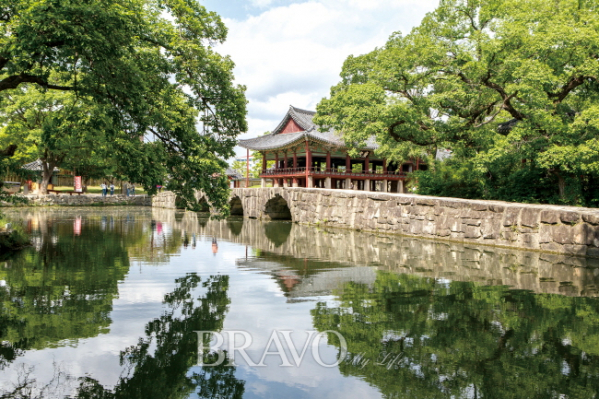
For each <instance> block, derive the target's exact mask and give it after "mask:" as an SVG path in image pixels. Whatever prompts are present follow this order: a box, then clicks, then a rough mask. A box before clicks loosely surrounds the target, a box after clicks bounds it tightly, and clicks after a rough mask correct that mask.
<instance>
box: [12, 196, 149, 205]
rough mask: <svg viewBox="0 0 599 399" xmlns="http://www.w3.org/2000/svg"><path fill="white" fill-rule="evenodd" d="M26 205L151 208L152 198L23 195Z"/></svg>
mask: <svg viewBox="0 0 599 399" xmlns="http://www.w3.org/2000/svg"><path fill="white" fill-rule="evenodd" d="M24 197H25V198H27V200H28V203H26V204H23V205H24V206H53V205H61V206H90V205H138V206H151V205H152V198H151V197H148V196H147V195H135V196H131V197H127V196H125V195H120V194H119V195H107V196H106V197H102V196H101V195H94V194H88V195H86V194H81V195H66V194H61V195H56V194H49V195H33V194H32V195H25V196H24ZM4 205H5V206H15V205H14V204H11V203H6V204H4Z"/></svg>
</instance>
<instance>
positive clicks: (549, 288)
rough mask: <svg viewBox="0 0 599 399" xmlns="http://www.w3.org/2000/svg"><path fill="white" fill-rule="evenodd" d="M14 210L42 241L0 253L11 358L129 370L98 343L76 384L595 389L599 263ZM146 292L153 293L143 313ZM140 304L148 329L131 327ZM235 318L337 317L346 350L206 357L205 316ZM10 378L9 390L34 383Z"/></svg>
mask: <svg viewBox="0 0 599 399" xmlns="http://www.w3.org/2000/svg"><path fill="white" fill-rule="evenodd" d="M8 213H9V216H10V217H12V218H13V220H18V219H21V220H22V221H23V224H24V226H26V228H27V230H28V231H29V232H30V233H31V234H32V235H33V241H34V246H33V247H32V248H28V249H26V250H25V251H22V252H20V253H19V254H17V255H16V256H14V257H12V258H11V259H10V260H8V261H6V262H0V306H1V308H0V342H1V343H2V344H1V345H0V368H2V369H3V372H8V371H10V372H13V371H14V370H12V369H11V367H12V368H14V367H13V366H14V364H16V363H19V359H25V360H23V362H24V364H25V365H27V367H28V365H29V364H35V361H34V360H32V359H35V353H36V351H34V349H35V350H37V353H38V354H39V356H40V357H41V358H43V359H45V360H46V361H47V359H48V358H49V357H53V356H55V355H56V352H51V355H46V357H44V355H43V354H44V353H45V351H46V352H47V351H50V350H54V349H61V348H64V347H69V348H73V351H75V352H76V351H77V350H78V349H79V348H80V347H81V348H82V349H81V351H90V350H97V351H101V350H104V349H103V347H104V346H107V347H109V349H107V350H106V352H107V353H109V354H105V353H104V354H103V355H102V356H106V358H110V356H112V357H114V356H116V357H118V360H117V361H116V366H114V367H116V368H118V367H120V368H121V369H119V371H117V376H116V377H115V378H113V379H112V380H111V379H110V378H107V377H105V376H103V373H104V371H105V369H106V368H107V367H105V366H104V362H105V358H103V357H102V358H101V361H99V364H100V366H98V367H96V368H95V369H93V368H92V369H91V371H90V372H86V373H83V374H80V375H74V377H73V378H75V379H74V380H73V379H71V380H69V378H68V377H69V375H67V378H64V379H61V381H70V383H71V384H72V387H71V388H70V391H69V389H67V388H65V387H63V388H62V390H63V391H64V392H69V395H71V396H72V395H74V396H75V397H79V398H142V397H143V398H146V397H149V398H168V397H181V398H187V397H222V398H241V397H246V398H247V397H297V398H299V397H340V396H335V395H333V394H332V393H330V394H326V390H325V388H327V387H335V389H338V388H340V387H344V386H347V387H352V388H351V389H349V391H348V392H346V393H345V394H343V395H341V394H339V395H341V396H343V397H358V396H360V397H365V398H366V397H368V398H376V397H385V398H401V397H406V398H436V397H443V398H445V397H447V398H449V397H454V398H475V397H493V398H504V397H505V398H508V397H513V398H528V397H531V398H536V397H538V398H545V397H556V398H557V397H560V396H561V397H569V398H585V397H596V396H597V383H596V382H597V378H598V376H599V358H598V357H599V300H598V299H596V298H594V296H595V295H596V294H597V287H598V284H599V281H598V280H599V262H598V261H597V260H589V259H585V258H569V257H566V256H560V255H551V254H542V253H537V252H526V251H517V252H515V251H510V250H504V249H498V248H490V247H477V246H472V245H465V246H464V245H457V244H450V243H437V242H434V241H428V240H418V239H413V238H403V237H398V236H382V235H381V236H377V235H374V234H367V233H362V232H354V231H339V230H329V229H315V228H312V227H306V226H300V225H296V224H291V223H287V222H270V223H262V222H259V221H256V220H242V219H231V220H228V221H220V222H217V221H209V220H207V219H206V218H205V217H202V215H198V214H195V213H191V212H175V211H168V210H159V209H153V210H151V209H148V208H145V209H141V208H126V209H123V208H110V209H107V210H97V209H91V210H90V209H88V210H86V209H73V210H68V209H67V210H64V209H44V210H39V209H24V210H17V211H12V212H8ZM179 260H181V261H179ZM142 265H143V267H142ZM137 266H139V268H138V267H137ZM207 270H208V271H210V273H209V274H207ZM201 272H204V274H203V275H201ZM215 273H218V275H216V274H215ZM135 279H137V280H135ZM131 280H135V281H137V282H138V285H133V286H132V288H129V291H127V289H128V288H127V287H126V284H125V283H126V282H128V281H131ZM232 281H236V284H237V285H236V286H235V285H234V284H233V283H232ZM171 283H172V284H173V285H174V288H173V287H172V285H171V286H169V288H168V290H167V289H164V290H163V291H156V287H162V285H160V284H167V285H168V284H171ZM123 286H125V288H123ZM234 286H235V287H236V288H232V287H234ZM155 292H158V295H154V293H155ZM139 296H142V297H143V298H142V299H139ZM131 297H134V299H131ZM156 297H158V299H156ZM152 301H154V302H152ZM146 303H158V305H159V307H158V308H152V309H153V310H152V311H153V312H154V313H148V314H149V315H150V316H147V317H146V316H145V315H146V313H143V309H144V306H146ZM160 306H162V308H160ZM236 306H237V308H236ZM122 308H125V309H126V310H127V311H126V312H123V313H121V316H120V322H121V324H119V323H118V322H115V320H116V321H118V320H119V317H117V316H115V314H116V313H118V309H122ZM236 309H241V310H236ZM236 312H237V313H236ZM139 314H141V316H138V315H139ZM232 314H233V316H231V315H232ZM235 314H236V316H235ZM135 317H137V318H138V319H139V320H141V323H140V326H141V328H140V329H139V330H135V331H134V332H133V333H132V332H130V331H128V330H127V331H124V327H123V325H129V324H131V323H132V319H134V318H135ZM299 320H307V321H304V322H300V321H299ZM225 322H228V323H231V325H230V326H229V328H231V326H233V327H235V328H239V329H244V330H246V329H247V330H250V331H252V333H253V334H255V336H256V337H258V336H260V334H262V335H264V336H266V337H267V336H268V335H269V334H270V331H269V330H267V329H266V327H265V326H266V325H268V326H275V327H276V328H295V329H303V330H304V331H305V330H311V329H314V328H316V329H318V330H319V331H326V330H335V331H339V332H340V333H341V334H342V335H343V336H344V337H345V339H346V341H347V343H348V346H349V348H348V349H349V353H350V358H349V359H348V360H346V361H345V362H343V363H342V364H341V365H340V366H339V368H338V370H335V373H337V374H335V373H333V372H331V374H326V378H324V377H322V379H321V380H318V378H316V377H314V376H317V377H320V376H322V375H324V371H323V370H321V369H318V368H312V369H309V368H304V369H300V370H292V371H288V372H287V374H285V371H282V370H279V369H277V368H276V366H275V367H274V368H270V367H268V369H269V370H264V369H262V370H251V371H248V370H244V369H241V368H240V367H238V368H231V367H225V366H222V367H217V368H210V369H203V368H201V367H194V364H195V360H196V358H195V356H196V355H197V351H196V348H197V336H196V334H195V333H194V330H221V329H223V328H224V327H225V325H226V324H225ZM302 323H303V324H302ZM115 329H116V330H117V332H115V331H114V330H115ZM111 334H114V335H115V337H114V338H112V339H113V340H112V341H111V340H110V339H109V337H108V336H110V335H111ZM119 334H121V335H119ZM93 337H96V339H98V340H99V341H98V342H99V343H98V344H97V346H96V347H93V346H92V348H91V349H90V348H89V347H84V346H83V343H84V341H86V340H85V339H88V341H89V339H90V338H93ZM260 337H261V338H259V339H262V340H264V339H265V338H264V337H262V336H260ZM330 338H331V339H330V341H329V344H330V345H332V347H331V350H332V351H336V350H337V348H335V345H337V346H338V344H336V342H337V341H336V340H335V339H333V336H331V337H330ZM259 339H258V340H259ZM124 341H126V342H127V343H126V344H124V343H123V342H124ZM100 347H102V349H98V348H100ZM83 348H86V349H83ZM28 355H29V357H28ZM71 355H72V353H69V355H68V356H71ZM88 355H89V352H85V353H84V355H81V356H82V358H84V359H85V361H87V359H88ZM63 356H64V357H67V355H64V354H63ZM64 357H63V358H64ZM27 362H29V363H27ZM40 364H43V363H40ZM11 375H14V372H13V374H11ZM34 377H35V376H33V375H32V376H31V378H29V377H28V376H27V375H26V378H24V379H23V382H24V384H22V386H23V387H29V385H28V384H33V383H34V382H33V380H34V379H35V378H34ZM315 381H320V382H318V383H317V382H315ZM364 381H365V382H364ZM5 382H6V381H3V378H2V377H0V397H3V396H2V395H8V396H6V397H19V395H21V396H23V395H22V393H21V392H17V391H15V390H14V389H13V390H12V391H11V390H10V389H7V388H6V384H5ZM3 383H4V384H3ZM360 383H362V384H364V385H360ZM65 384H66V382H65ZM298 387H299V388H298ZM354 387H359V388H360V389H361V390H356V391H355V392H354V391H352V389H354ZM373 387H375V388H376V390H374V391H373V389H374V388H373ZM15 389H16V388H15ZM23 389H24V388H23ZM331 389H332V388H331ZM368 389H370V390H368ZM323 392H325V393H323ZM373 392H374V393H373ZM252 394H253V395H254V396H252ZM38 396H39V397H43V396H44V395H38ZM61 397H64V395H63V396H61Z"/></svg>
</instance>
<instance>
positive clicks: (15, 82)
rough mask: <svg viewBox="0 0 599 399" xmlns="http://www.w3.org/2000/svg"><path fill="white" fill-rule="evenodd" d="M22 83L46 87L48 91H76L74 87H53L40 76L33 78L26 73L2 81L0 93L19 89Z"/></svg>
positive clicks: (0, 81) (0, 82)
mask: <svg viewBox="0 0 599 399" xmlns="http://www.w3.org/2000/svg"><path fill="white" fill-rule="evenodd" d="M21 83H35V84H38V85H40V86H42V87H45V88H46V89H52V90H63V91H68V90H74V89H75V88H74V87H69V86H60V85H53V84H50V83H48V82H47V81H46V80H44V79H42V78H40V77H39V76H33V75H29V74H26V73H22V74H20V75H13V76H9V77H7V78H4V79H2V80H0V92H1V91H4V90H9V89H16V88H17V87H19V85H20V84H21Z"/></svg>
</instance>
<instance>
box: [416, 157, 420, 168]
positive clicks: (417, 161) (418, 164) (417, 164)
mask: <svg viewBox="0 0 599 399" xmlns="http://www.w3.org/2000/svg"><path fill="white" fill-rule="evenodd" d="M416 170H420V158H416Z"/></svg>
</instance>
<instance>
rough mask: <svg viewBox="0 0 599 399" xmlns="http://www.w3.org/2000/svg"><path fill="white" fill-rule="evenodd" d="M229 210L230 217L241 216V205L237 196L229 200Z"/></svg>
mask: <svg viewBox="0 0 599 399" xmlns="http://www.w3.org/2000/svg"><path fill="white" fill-rule="evenodd" d="M229 208H230V209H231V216H243V204H242V203H241V198H239V197H238V196H234V197H233V198H231V201H229Z"/></svg>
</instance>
